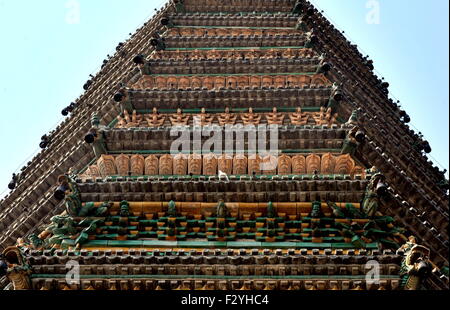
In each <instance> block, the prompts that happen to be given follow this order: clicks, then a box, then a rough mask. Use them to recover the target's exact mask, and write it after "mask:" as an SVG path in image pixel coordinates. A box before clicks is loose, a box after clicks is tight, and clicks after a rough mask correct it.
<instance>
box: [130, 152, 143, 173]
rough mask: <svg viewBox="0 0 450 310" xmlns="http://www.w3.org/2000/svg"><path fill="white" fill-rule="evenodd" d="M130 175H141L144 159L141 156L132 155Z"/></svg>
mask: <svg viewBox="0 0 450 310" xmlns="http://www.w3.org/2000/svg"><path fill="white" fill-rule="evenodd" d="M130 165H131V175H132V176H138V175H143V174H144V171H145V159H144V156H142V155H133V156H131V158H130Z"/></svg>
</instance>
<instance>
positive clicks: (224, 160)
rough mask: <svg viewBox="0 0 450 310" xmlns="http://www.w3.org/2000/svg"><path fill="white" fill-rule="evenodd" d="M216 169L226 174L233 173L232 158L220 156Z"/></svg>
mask: <svg viewBox="0 0 450 310" xmlns="http://www.w3.org/2000/svg"><path fill="white" fill-rule="evenodd" d="M217 164H218V169H219V170H220V171H222V172H223V173H226V174H232V173H233V157H232V156H230V155H227V154H222V155H221V156H220V157H219V158H218V160H217Z"/></svg>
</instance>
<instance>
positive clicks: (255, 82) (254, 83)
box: [250, 76, 261, 88]
mask: <svg viewBox="0 0 450 310" xmlns="http://www.w3.org/2000/svg"><path fill="white" fill-rule="evenodd" d="M260 85H261V77H259V76H251V77H250V87H251V88H259V86H260Z"/></svg>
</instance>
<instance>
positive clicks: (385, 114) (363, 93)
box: [305, 1, 448, 209]
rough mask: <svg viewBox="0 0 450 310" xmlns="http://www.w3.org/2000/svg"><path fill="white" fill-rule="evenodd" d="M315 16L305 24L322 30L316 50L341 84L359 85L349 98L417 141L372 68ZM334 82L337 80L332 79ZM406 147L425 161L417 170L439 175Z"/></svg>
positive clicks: (350, 90)
mask: <svg viewBox="0 0 450 310" xmlns="http://www.w3.org/2000/svg"><path fill="white" fill-rule="evenodd" d="M305 3H306V7H311V8H312V6H309V2H308V1H305ZM314 12H315V13H314V14H313V15H311V16H310V18H311V20H312V23H310V19H308V18H307V19H305V21H307V22H308V23H310V25H313V26H312V28H311V29H313V28H316V30H320V31H316V35H317V37H318V39H319V41H320V42H321V43H320V44H318V45H319V46H316V48H315V49H316V50H317V49H319V50H323V51H325V52H327V55H328V57H329V59H330V60H331V62H332V63H334V65H335V66H336V67H338V68H339V69H340V70H341V71H340V72H337V74H336V75H337V77H338V78H337V80H341V79H342V77H343V73H345V76H346V77H347V78H346V79H347V80H353V81H357V83H355V84H354V85H352V84H349V83H346V84H344V89H346V90H347V91H346V95H347V96H348V97H349V98H352V97H353V96H355V97H356V96H358V95H359V97H357V98H358V100H355V103H356V104H357V105H358V106H360V107H361V108H362V109H363V110H366V111H367V110H368V109H370V108H373V109H375V110H377V113H376V114H375V115H378V117H379V119H383V120H384V119H386V118H387V119H392V123H393V124H392V125H391V126H386V127H385V129H386V130H387V131H391V132H394V131H395V132H397V133H398V128H401V129H402V131H403V132H401V134H400V136H401V137H403V138H406V137H408V138H409V137H410V139H414V137H412V133H411V130H410V129H409V127H408V126H406V125H405V124H404V123H403V122H401V121H400V116H399V109H398V107H397V106H395V105H393V104H392V103H391V102H390V101H389V100H388V97H387V96H386V95H385V94H384V93H383V92H382V90H381V87H379V83H380V82H379V81H378V79H377V78H376V77H375V75H374V73H373V72H372V71H371V70H369V69H368V67H367V66H366V65H365V64H364V63H365V59H364V58H363V57H362V55H361V54H360V53H359V52H358V51H357V49H356V48H355V46H354V45H351V44H349V42H348V41H347V40H346V39H345V37H344V36H343V34H342V33H340V32H339V31H337V30H336V29H335V28H334V27H333V26H332V25H331V24H330V23H329V22H328V21H327V20H326V19H325V18H324V17H323V16H322V15H321V13H319V12H318V11H317V10H316V9H314ZM337 42H341V43H342V44H337ZM349 64H351V65H349ZM331 74H332V73H331ZM331 74H330V75H331ZM332 80H335V79H334V78H332ZM367 89H370V90H371V91H370V92H368V91H367ZM357 94H358V95H357ZM368 98H370V101H371V104H370V105H368V104H367V100H368ZM380 102H383V103H384V104H380ZM385 141H389V139H385ZM403 143H404V145H408V146H411V147H408V152H407V153H415V154H417V157H422V159H420V160H418V161H416V160H413V161H412V162H411V164H412V165H415V167H416V169H421V166H422V167H424V169H426V170H427V171H430V173H431V174H435V175H437V174H436V172H435V171H434V169H432V166H431V164H430V163H429V162H426V163H424V160H423V155H422V154H420V153H419V152H417V151H416V150H414V149H413V148H412V143H409V142H406V141H405V142H403ZM396 147H398V145H396ZM393 149H395V148H393ZM386 151H389V150H386ZM440 177H442V176H440ZM438 178H439V176H438ZM432 182H433V181H432ZM433 183H435V182H433ZM434 194H435V195H436V196H438V197H440V198H443V199H444V202H443V203H442V206H443V207H446V208H447V209H448V199H447V198H444V197H445V194H444V193H443V191H442V190H438V191H435V192H434Z"/></svg>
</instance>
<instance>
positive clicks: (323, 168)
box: [320, 153, 336, 174]
mask: <svg viewBox="0 0 450 310" xmlns="http://www.w3.org/2000/svg"><path fill="white" fill-rule="evenodd" d="M335 165H336V158H335V157H334V156H333V155H331V153H327V154H325V155H323V156H322V162H321V165H320V172H321V173H322V174H333V173H334V170H335Z"/></svg>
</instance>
